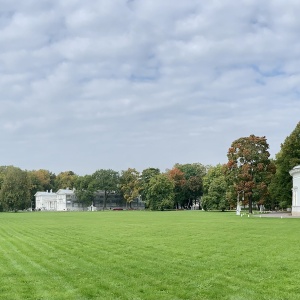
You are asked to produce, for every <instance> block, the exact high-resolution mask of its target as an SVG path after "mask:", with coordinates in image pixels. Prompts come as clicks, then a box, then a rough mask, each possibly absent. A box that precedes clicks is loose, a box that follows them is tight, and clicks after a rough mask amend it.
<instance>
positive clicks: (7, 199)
mask: <svg viewBox="0 0 300 300" xmlns="http://www.w3.org/2000/svg"><path fill="white" fill-rule="evenodd" d="M30 187H31V184H30V179H29V176H28V174H27V172H26V171H22V170H21V169H19V168H15V167H9V168H8V169H7V172H6V176H5V178H4V181H3V183H2V186H1V191H0V202H1V205H2V207H3V209H4V210H6V211H17V210H23V209H27V208H30V207H31V201H30Z"/></svg>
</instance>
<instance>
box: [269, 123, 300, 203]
mask: <svg viewBox="0 0 300 300" xmlns="http://www.w3.org/2000/svg"><path fill="white" fill-rule="evenodd" d="M275 165H276V173H275V175H274V176H273V178H272V182H271V185H270V190H271V195H272V199H273V200H275V201H272V203H271V206H273V208H274V206H277V205H279V206H280V207H282V208H285V207H286V206H288V205H291V203H292V178H291V176H290V174H289V171H290V170H291V169H293V168H294V167H295V166H297V165H300V122H299V123H298V124H297V126H296V128H295V129H294V130H293V131H292V133H291V134H290V135H289V136H288V137H286V139H285V140H284V142H283V143H282V144H281V148H280V151H279V152H278V153H277V154H276V159H275Z"/></svg>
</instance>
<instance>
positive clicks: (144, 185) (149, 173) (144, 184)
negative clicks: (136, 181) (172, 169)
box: [140, 168, 160, 200]
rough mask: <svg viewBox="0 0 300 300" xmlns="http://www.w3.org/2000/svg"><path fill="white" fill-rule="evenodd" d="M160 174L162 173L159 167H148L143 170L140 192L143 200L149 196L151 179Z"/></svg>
mask: <svg viewBox="0 0 300 300" xmlns="http://www.w3.org/2000/svg"><path fill="white" fill-rule="evenodd" d="M159 174H160V170H159V169H157V168H147V169H145V170H143V171H142V174H141V177H140V194H141V196H142V199H143V200H146V199H147V198H148V190H149V182H150V179H151V178H152V177H154V176H156V175H159Z"/></svg>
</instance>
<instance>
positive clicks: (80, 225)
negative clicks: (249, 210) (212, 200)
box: [0, 212, 300, 299]
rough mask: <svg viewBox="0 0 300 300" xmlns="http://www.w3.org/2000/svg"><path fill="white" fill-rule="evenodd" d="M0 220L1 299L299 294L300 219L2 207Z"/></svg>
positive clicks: (279, 296) (274, 296) (294, 296)
mask: <svg viewBox="0 0 300 300" xmlns="http://www.w3.org/2000/svg"><path fill="white" fill-rule="evenodd" d="M0 226H1V228H2V229H3V230H2V232H1V233H0V242H1V245H0V249H1V253H0V256H1V267H2V266H3V269H2V268H1V271H0V274H9V275H10V276H7V279H5V278H2V279H0V280H1V285H2V289H1V290H0V291H1V297H2V295H5V299H297V297H298V293H299V288H298V286H299V285H297V284H298V282H299V280H300V278H299V275H298V274H299V272H298V268H297V264H295V263H294V261H295V259H296V257H298V254H299V253H298V252H299V250H298V248H299V247H298V245H299V242H298V238H299V234H298V232H299V220H291V219H290V220H285V219H282V220H280V219H272V220H271V219H263V218H262V219H259V218H239V217H236V216H235V215H234V214H230V213H225V214H222V213H202V212H96V213H32V214H30V213H29V214H0ZM287 245H288V246H287ZM16 263H17V264H16ZM12 287H13V288H12ZM3 299H4V298H3Z"/></svg>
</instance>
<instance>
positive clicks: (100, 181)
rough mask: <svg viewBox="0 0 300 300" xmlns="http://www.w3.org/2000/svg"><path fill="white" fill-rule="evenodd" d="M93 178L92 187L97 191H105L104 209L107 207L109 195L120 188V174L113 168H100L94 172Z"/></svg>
mask: <svg viewBox="0 0 300 300" xmlns="http://www.w3.org/2000/svg"><path fill="white" fill-rule="evenodd" d="M92 178H93V180H92V183H91V187H92V189H93V190H94V191H95V192H97V191H100V190H102V191H104V204H103V209H106V204H107V198H108V195H109V194H111V193H113V192H115V191H117V190H118V184H119V174H118V172H116V171H114V170H111V169H108V170H104V169H100V170H97V171H96V172H95V173H93V174H92Z"/></svg>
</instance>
